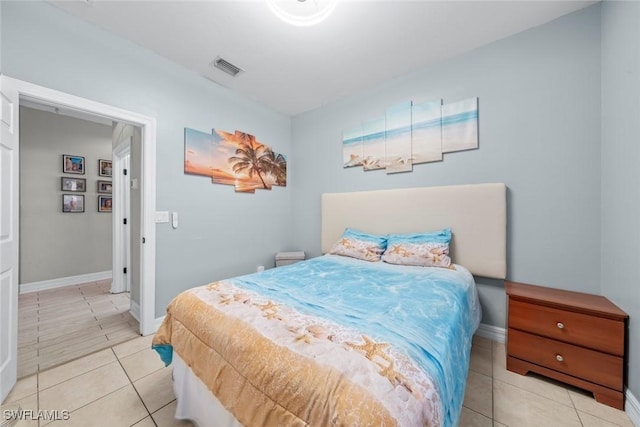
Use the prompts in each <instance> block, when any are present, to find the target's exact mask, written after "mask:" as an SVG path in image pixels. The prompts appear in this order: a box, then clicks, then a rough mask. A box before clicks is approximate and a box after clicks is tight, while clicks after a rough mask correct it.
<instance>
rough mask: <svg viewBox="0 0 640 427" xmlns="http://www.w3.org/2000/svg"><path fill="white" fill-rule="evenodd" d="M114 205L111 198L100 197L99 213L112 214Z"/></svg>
mask: <svg viewBox="0 0 640 427" xmlns="http://www.w3.org/2000/svg"><path fill="white" fill-rule="evenodd" d="M112 203H113V200H112V197H111V196H98V212H111V210H112V206H113V205H112Z"/></svg>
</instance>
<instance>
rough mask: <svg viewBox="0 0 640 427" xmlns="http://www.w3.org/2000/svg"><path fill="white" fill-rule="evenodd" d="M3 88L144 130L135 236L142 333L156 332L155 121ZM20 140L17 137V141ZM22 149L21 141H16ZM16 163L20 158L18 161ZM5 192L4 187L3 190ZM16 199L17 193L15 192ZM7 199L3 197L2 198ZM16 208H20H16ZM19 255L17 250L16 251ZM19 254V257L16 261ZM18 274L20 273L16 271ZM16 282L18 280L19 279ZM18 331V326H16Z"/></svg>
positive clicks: (53, 94) (10, 85)
mask: <svg viewBox="0 0 640 427" xmlns="http://www.w3.org/2000/svg"><path fill="white" fill-rule="evenodd" d="M2 78H3V80H2V87H3V90H4V91H8V93H15V95H16V100H17V102H19V99H20V98H24V99H28V100H31V101H35V102H38V103H42V104H45V105H51V106H57V107H62V108H70V109H72V110H78V111H82V112H86V113H90V114H94V115H97V116H101V117H105V118H109V119H111V120H114V121H119V122H124V123H130V124H133V125H135V126H139V127H140V129H141V133H142V137H141V141H142V143H141V151H142V153H141V168H142V170H141V176H140V182H139V188H140V194H141V213H140V215H141V218H140V221H141V224H140V233H139V234H140V235H139V236H133V238H136V239H139V240H138V241H140V242H141V245H140V275H139V283H140V333H141V334H142V335H149V334H152V333H153V332H155V331H156V329H157V328H158V326H159V320H161V318H160V319H156V317H155V267H156V260H155V254H156V248H155V245H156V228H155V227H156V225H155V207H156V119H155V118H153V117H150V116H146V115H142V114H139V113H135V112H132V111H128V110H124V109H121V108H118V107H114V106H112V105H107V104H103V103H100V102H96V101H92V100H89V99H86V98H81V97H78V96H75V95H70V94H68V93H64V92H60V91H57V90H53V89H49V88H46V87H43V86H38V85H35V84H32V83H28V82H25V81H22V80H18V79H14V78H11V77H7V76H3V77H2ZM17 106H18V104H17V103H16V104H15V107H16V112H15V114H14V123H13V127H14V128H15V129H16V132H17V129H18V128H19V122H18V115H17ZM16 139H17V138H16ZM17 144H18V146H19V141H18V142H17ZM16 162H17V159H16ZM12 176H13V179H14V181H15V182H14V185H15V186H16V188H17V185H18V182H17V181H18V170H17V166H16V168H15V169H14V170H13V171H12ZM2 192H3V193H4V187H2ZM15 193H16V195H15V197H16V198H17V190H16V191H15ZM3 197H4V196H3ZM16 209H17V208H16ZM15 221H16V223H15V224H16V225H15V230H14V231H15V239H16V242H17V241H18V228H17V218H16V219H15ZM16 244H17V243H16ZM16 253H17V249H16ZM17 257H18V255H16V260H17V259H18V258H17ZM16 275H17V270H16ZM16 280H17V278H16ZM14 328H17V325H16V326H15V327H14Z"/></svg>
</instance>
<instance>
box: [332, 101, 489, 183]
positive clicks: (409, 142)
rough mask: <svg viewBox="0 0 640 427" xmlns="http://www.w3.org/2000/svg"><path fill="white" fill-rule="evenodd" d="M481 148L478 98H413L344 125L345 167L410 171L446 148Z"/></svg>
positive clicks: (436, 158) (439, 157)
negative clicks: (351, 125)
mask: <svg viewBox="0 0 640 427" xmlns="http://www.w3.org/2000/svg"><path fill="white" fill-rule="evenodd" d="M474 148H478V98H471V99H466V100H463V101H458V102H453V103H449V104H442V100H438V101H432V102H425V103H421V104H414V103H412V102H411V101H408V102H406V103H402V104H398V105H395V106H393V107H390V108H388V109H387V111H386V113H385V115H384V117H378V118H375V119H372V120H367V121H365V122H363V123H362V125H361V126H357V127H355V128H352V129H348V130H345V131H344V132H343V136H342V157H343V160H342V164H343V167H345V168H349V167H353V166H362V168H363V169H364V170H375V169H386V171H387V173H397V172H410V171H412V170H413V165H415V164H419V163H429V162H437V161H441V160H442V159H443V153H451V152H455V151H463V150H471V149H474Z"/></svg>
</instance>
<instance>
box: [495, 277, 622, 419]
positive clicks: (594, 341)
mask: <svg viewBox="0 0 640 427" xmlns="http://www.w3.org/2000/svg"><path fill="white" fill-rule="evenodd" d="M505 286H506V289H507V295H508V305H509V307H508V321H507V323H508V336H507V369H508V370H510V371H513V372H516V373H518V374H521V375H525V374H526V373H527V372H535V373H538V374H541V375H544V376H547V377H550V378H553V379H555V380H558V381H562V382H564V383H567V384H571V385H574V386H576V387H579V388H582V389H585V390H588V391H590V392H592V393H593V395H594V397H595V399H596V400H597V401H598V402H601V403H604V404H606V405H609V406H613V407H614V408H617V409H624V375H625V363H626V360H625V339H626V321H627V319H628V317H629V316H628V315H627V314H626V313H625V312H624V311H622V310H620V309H619V308H618V307H617V306H616V305H615V304H613V303H612V302H611V301H609V300H608V299H606V298H605V297H602V296H597V295H590V294H584V293H580V292H571V291H565V290H561V289H553V288H546V287H542V286H534V285H526V284H523V283H515V282H508V281H507V282H505Z"/></svg>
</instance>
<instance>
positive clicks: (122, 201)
mask: <svg viewBox="0 0 640 427" xmlns="http://www.w3.org/2000/svg"><path fill="white" fill-rule="evenodd" d="M130 163H131V138H126V139H125V140H124V141H122V142H121V143H120V144H118V145H117V146H116V148H115V149H114V150H113V187H112V188H113V202H114V203H113V280H112V282H111V292H112V293H114V294H115V293H120V292H130V291H131V231H130V230H131V178H130V176H131V169H130Z"/></svg>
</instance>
